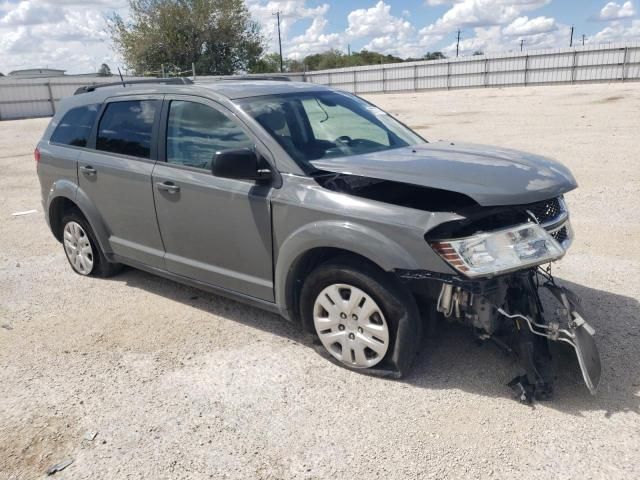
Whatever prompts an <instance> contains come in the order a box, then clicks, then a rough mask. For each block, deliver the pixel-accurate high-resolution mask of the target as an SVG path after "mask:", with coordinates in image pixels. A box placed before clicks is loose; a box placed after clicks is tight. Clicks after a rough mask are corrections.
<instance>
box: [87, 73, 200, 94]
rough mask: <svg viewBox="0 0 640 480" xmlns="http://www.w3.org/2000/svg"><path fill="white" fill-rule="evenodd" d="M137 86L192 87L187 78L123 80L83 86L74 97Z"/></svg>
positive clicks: (191, 81) (191, 82) (190, 81)
mask: <svg viewBox="0 0 640 480" xmlns="http://www.w3.org/2000/svg"><path fill="white" fill-rule="evenodd" d="M123 83H124V86H127V85H137V84H160V85H193V80H191V79H190V78H187V77H174V78H149V79H145V80H125V81H124V82H110V83H98V84H96V85H85V86H84V87H80V88H78V89H77V90H76V91H75V92H74V95H80V94H81V93H88V92H93V91H94V90H96V89H98V88H102V87H117V86H123V85H122V84H123Z"/></svg>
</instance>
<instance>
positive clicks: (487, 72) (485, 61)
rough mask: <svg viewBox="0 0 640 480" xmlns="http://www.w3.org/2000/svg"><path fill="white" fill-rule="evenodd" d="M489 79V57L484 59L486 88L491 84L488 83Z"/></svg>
mask: <svg viewBox="0 0 640 480" xmlns="http://www.w3.org/2000/svg"><path fill="white" fill-rule="evenodd" d="M487 77H489V60H488V59H487V57H484V86H485V88H486V87H487V85H488V84H489V82H488V81H487Z"/></svg>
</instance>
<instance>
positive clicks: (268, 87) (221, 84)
mask: <svg viewBox="0 0 640 480" xmlns="http://www.w3.org/2000/svg"><path fill="white" fill-rule="evenodd" d="M195 86H199V87H204V88H210V89H212V90H214V91H215V92H216V93H219V94H220V95H224V96H225V97H227V98H230V99H236V98H246V97H259V96H262V95H279V94H283V93H294V92H301V91H302V92H311V91H318V90H328V89H327V87H325V86H323V85H318V84H314V83H306V82H284V81H274V80H220V81H213V82H210V83H198V84H196V85H195Z"/></svg>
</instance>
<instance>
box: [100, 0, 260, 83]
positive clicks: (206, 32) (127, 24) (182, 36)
mask: <svg viewBox="0 0 640 480" xmlns="http://www.w3.org/2000/svg"><path fill="white" fill-rule="evenodd" d="M129 12H130V20H129V21H125V20H124V19H123V18H122V17H120V16H119V15H118V14H114V15H113V16H111V17H110V18H109V30H110V33H111V38H112V40H113V43H114V45H115V47H116V48H117V50H118V51H119V52H120V53H121V55H122V57H123V58H124V60H125V63H126V64H127V66H128V67H129V68H131V69H134V70H135V71H136V73H138V74H150V73H151V74H157V73H158V72H159V71H160V70H161V68H162V66H163V65H164V69H165V73H169V74H172V75H180V74H184V73H186V72H191V64H192V63H194V64H195V67H196V72H197V73H198V74H199V75H207V74H209V75H229V74H233V73H236V72H238V71H251V70H252V69H253V68H255V67H256V65H257V63H258V62H259V61H260V58H261V56H262V53H263V37H262V35H261V33H260V28H259V25H258V24H257V23H256V22H254V21H253V20H252V19H251V16H250V14H249V11H248V10H247V7H246V5H245V3H244V0H129Z"/></svg>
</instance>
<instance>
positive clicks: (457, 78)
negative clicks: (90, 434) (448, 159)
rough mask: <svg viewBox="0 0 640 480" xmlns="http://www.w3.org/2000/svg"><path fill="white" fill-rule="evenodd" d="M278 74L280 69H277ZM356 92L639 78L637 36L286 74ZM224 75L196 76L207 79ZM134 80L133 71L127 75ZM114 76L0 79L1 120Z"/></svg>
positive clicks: (29, 113) (38, 111)
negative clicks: (634, 40)
mask: <svg viewBox="0 0 640 480" xmlns="http://www.w3.org/2000/svg"><path fill="white" fill-rule="evenodd" d="M277 75H280V74H277ZM285 75H286V76H287V77H289V78H290V79H291V80H294V81H303V82H311V83H317V84H322V85H330V86H334V87H336V88H340V89H343V90H347V91H350V92H354V93H356V94H366V93H378V92H381V93H386V92H403V91H417V90H429V89H454V88H477V87H505V86H526V85H547V84H548V85H552V84H573V83H586V82H624V81H630V80H640V42H638V43H627V44H612V45H598V46H584V47H575V48H565V49H558V50H539V51H529V52H517V53H505V54H497V55H479V56H472V57H460V58H451V59H446V60H432V61H419V62H405V63H392V64H386V65H369V66H366V67H353V68H338V69H334V70H322V71H315V72H305V73H290V74H285ZM221 78H225V77H197V78H196V83H209V82H213V81H216V80H219V79H221ZM128 79H129V80H134V79H135V77H129V78H128ZM114 81H117V77H82V76H78V77H51V78H33V79H22V80H18V79H16V78H11V77H9V78H7V77H4V78H2V79H0V120H9V119H16V118H31V117H45V116H51V115H53V114H54V113H55V110H56V108H57V103H58V102H59V101H60V99H62V98H64V97H67V96H69V95H73V92H74V91H75V90H76V89H77V88H78V87H79V86H82V85H89V84H95V83H104V82H114Z"/></svg>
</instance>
